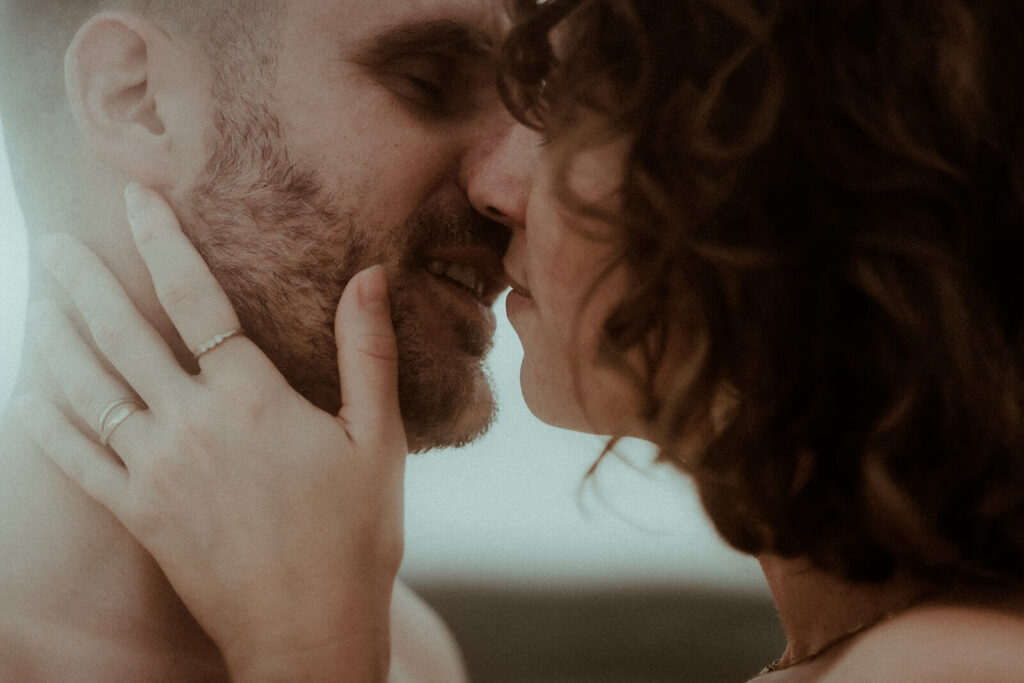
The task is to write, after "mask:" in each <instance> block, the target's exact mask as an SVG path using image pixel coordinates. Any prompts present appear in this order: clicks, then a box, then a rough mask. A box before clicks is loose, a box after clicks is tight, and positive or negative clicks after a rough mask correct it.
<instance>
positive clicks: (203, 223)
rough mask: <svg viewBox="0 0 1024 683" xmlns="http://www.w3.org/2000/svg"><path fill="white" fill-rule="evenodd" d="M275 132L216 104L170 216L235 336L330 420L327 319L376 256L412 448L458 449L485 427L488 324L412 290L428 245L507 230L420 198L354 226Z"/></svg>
mask: <svg viewBox="0 0 1024 683" xmlns="http://www.w3.org/2000/svg"><path fill="white" fill-rule="evenodd" d="M240 120H241V121H246V123H245V128H244V130H240V127H239V124H238V123H237V122H238V121H240ZM278 130H279V127H278V124H277V121H276V120H275V119H274V117H273V115H272V114H271V113H270V112H269V111H268V110H267V109H266V108H261V109H260V110H259V111H258V112H257V113H254V112H252V111H249V112H248V114H247V115H246V116H245V117H238V116H231V111H230V109H228V108H227V107H225V108H224V111H221V112H220V113H219V114H218V116H217V132H218V136H217V140H216V141H215V144H214V152H213V154H212V156H211V159H210V161H209V163H208V165H207V168H206V171H205V172H204V176H203V178H202V179H201V182H200V183H199V185H198V186H197V188H196V189H195V190H194V192H193V194H192V196H191V197H190V200H189V202H188V206H186V207H184V208H183V210H180V211H179V213H180V214H181V217H182V225H183V227H184V229H185V232H186V233H187V234H188V236H189V238H190V239H191V240H192V242H193V243H194V244H195V245H196V247H197V248H198V249H199V251H200V252H201V253H202V255H203V258H204V259H205V260H206V261H207V263H208V264H209V265H210V268H211V270H212V271H213V273H214V275H215V276H216V277H217V279H218V281H219V282H220V284H221V286H222V287H223V288H224V290H225V291H226V292H227V294H228V297H229V298H230V300H231V302H232V304H233V305H234V307H235V309H236V311H237V313H238V317H239V320H240V321H241V323H242V325H243V327H244V329H245V332H246V334H247V335H248V336H249V337H250V338H251V339H252V340H253V341H254V342H255V343H256V344H257V345H258V346H259V347H260V348H261V349H262V350H263V352H264V353H266V354H267V356H268V357H269V358H270V360H271V361H272V362H273V363H274V364H275V365H276V366H277V368H278V369H279V370H280V371H281V373H282V374H283V375H284V376H285V377H286V378H287V380H288V381H289V383H290V384H291V385H292V386H293V387H294V388H295V389H296V390H297V391H298V392H299V393H301V394H302V395H303V396H305V397H306V398H307V399H308V400H310V401H311V402H312V403H314V404H315V405H317V406H318V407H320V408H321V409H323V410H325V411H328V412H330V413H332V414H336V413H337V412H338V410H339V409H340V400H341V399H340V386H339V379H338V365H337V351H336V347H335V340H334V317H335V310H336V308H337V305H338V301H339V299H340V296H341V291H342V289H344V287H345V285H346V284H347V282H348V280H349V279H350V278H351V277H352V276H353V275H355V274H356V273H357V272H359V271H360V270H361V269H363V268H365V267H367V266H369V265H372V264H375V263H384V264H387V266H386V267H387V270H388V280H389V294H390V300H391V309H392V316H393V319H394V322H395V334H396V337H397V341H398V351H399V369H398V385H399V386H398V389H399V400H400V405H401V410H402V417H403V420H404V422H405V428H406V437H407V439H408V443H409V448H410V450H411V451H423V450H427V449H430V448H438V447H446V446H461V445H464V444H466V443H468V442H470V441H472V440H474V439H475V438H477V437H478V436H480V435H482V434H483V433H484V432H485V431H486V430H487V428H488V427H489V426H490V424H491V422H492V421H493V418H494V415H495V412H496V407H495V403H494V398H493V395H492V393H491V390H490V386H489V380H488V378H487V377H486V374H485V369H484V366H483V363H482V360H483V358H484V356H485V355H486V354H487V352H488V351H489V349H490V347H491V343H492V340H491V335H490V330H488V329H485V328H484V326H483V325H481V324H480V322H479V321H477V320H473V319H469V318H466V317H465V315H464V314H462V313H460V312H459V311H457V310H455V308H454V307H453V306H449V305H445V304H437V305H435V306H434V307H432V308H431V309H430V310H426V309H425V308H424V306H423V305H422V304H420V305H417V298H416V296H414V294H415V293H416V292H417V290H421V289H422V287H423V282H422V279H420V281H418V282H417V281H416V278H422V276H423V275H422V274H423V265H424V263H423V254H425V253H426V251H427V250H428V249H431V248H433V247H441V246H448V245H466V244H481V243H483V244H492V245H495V241H496V240H500V241H506V243H507V234H505V233H502V228H500V226H499V227H498V228H497V229H496V227H495V226H494V225H493V224H491V223H490V222H488V221H486V220H485V219H483V218H481V217H480V216H479V215H478V214H476V213H475V212H474V211H473V210H472V208H471V207H470V206H469V205H468V203H467V204H466V205H465V206H459V207H452V206H441V205H439V203H434V204H427V205H425V206H423V207H421V209H420V210H419V211H418V212H417V213H415V214H413V215H412V216H411V217H410V218H409V219H408V220H407V221H406V222H405V223H404V224H401V225H394V226H382V225H367V224H360V225H357V224H356V223H357V222H358V221H357V217H356V216H354V215H339V214H338V213H337V212H336V211H335V210H334V208H333V203H332V201H331V196H330V195H329V194H328V193H327V192H325V190H324V188H323V185H322V183H321V182H320V180H319V178H318V177H317V174H316V173H315V172H314V171H311V170H302V169H299V168H298V167H297V166H296V165H295V164H293V163H292V162H291V161H290V160H289V158H288V155H287V152H286V150H285V147H284V145H283V143H282V141H281V140H280V139H279V135H278V134H277V131H278ZM240 141H243V142H240ZM370 236H373V237H372V240H371V239H370ZM495 246H497V247H498V248H502V249H503V248H504V246H505V244H497V245H495ZM396 266H397V267H396ZM426 316H429V317H430V318H432V319H438V320H444V321H450V322H448V323H447V324H449V325H451V327H452V329H453V330H454V332H455V334H456V338H457V340H458V341H457V348H438V346H437V342H436V341H433V340H432V339H431V336H432V335H430V334H429V333H428V332H427V331H426V329H425V320H424V318H425V317H426ZM449 346H450V345H449Z"/></svg>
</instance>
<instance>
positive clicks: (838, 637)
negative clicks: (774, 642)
mask: <svg viewBox="0 0 1024 683" xmlns="http://www.w3.org/2000/svg"><path fill="white" fill-rule="evenodd" d="M759 559H760V562H761V568H762V570H763V571H764V574H765V577H766V578H767V579H768V586H769V588H770V589H771V592H772V597H773V598H774V600H775V606H776V608H777V609H778V612H779V618H780V620H781V621H782V627H783V629H784V630H785V632H786V640H787V648H786V652H785V654H784V655H783V657H782V660H781V662H780V665H781V666H783V667H785V666H791V665H793V664H796V663H799V662H801V661H805V660H807V659H808V658H811V657H815V656H817V655H818V654H824V653H825V652H826V651H829V650H832V649H834V648H833V647H832V646H833V645H838V644H840V643H841V642H843V641H844V640H846V638H847V637H848V636H853V635H856V634H858V633H860V632H861V631H864V630H867V629H868V628H870V627H871V626H873V625H875V624H877V623H879V622H880V621H883V620H884V619H886V618H887V616H889V615H893V614H896V613H899V612H901V611H903V610H905V609H908V608H909V607H910V606H912V605H914V604H917V602H918V601H920V600H922V599H923V598H925V597H926V596H928V595H929V590H930V587H929V586H928V585H927V584H926V583H924V582H923V581H920V580H918V579H914V578H912V577H907V576H903V575H897V576H896V577H894V578H892V579H890V580H888V581H886V582H885V583H881V584H872V583H857V582H851V581H846V580H844V579H842V578H840V577H837V576H835V575H833V574H829V573H827V572H824V571H822V570H820V569H818V568H816V567H814V566H812V565H811V564H810V562H808V561H806V560H801V559H796V560H791V559H784V558H781V557H777V556H763V557H761V558H759Z"/></svg>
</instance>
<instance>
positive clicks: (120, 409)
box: [99, 398, 146, 448]
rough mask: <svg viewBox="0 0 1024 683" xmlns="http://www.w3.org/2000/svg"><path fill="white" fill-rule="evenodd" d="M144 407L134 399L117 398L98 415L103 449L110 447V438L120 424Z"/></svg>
mask: <svg viewBox="0 0 1024 683" xmlns="http://www.w3.org/2000/svg"><path fill="white" fill-rule="evenodd" d="M145 407H146V406H144V405H142V404H141V403H139V402H138V401H136V400H135V399H134V398H119V399H117V400H116V401H112V402H111V403H110V405H108V406H107V407H106V408H104V409H103V412H102V413H100V422H99V424H100V429H99V432H100V443H101V444H103V447H104V448H106V447H107V446H109V445H110V437H112V436H113V435H114V431H115V430H116V429H117V428H118V427H120V426H121V423H122V422H124V421H125V420H127V419H128V418H129V417H131V416H132V415H133V414H134V413H136V412H138V411H140V410H142V409H143V408H145Z"/></svg>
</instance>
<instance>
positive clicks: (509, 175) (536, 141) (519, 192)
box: [461, 118, 540, 228]
mask: <svg viewBox="0 0 1024 683" xmlns="http://www.w3.org/2000/svg"><path fill="white" fill-rule="evenodd" d="M539 150H540V135H539V134H538V133H537V132H536V131H533V130H530V129H529V128H527V127H526V126H523V125H522V124H519V123H515V122H513V121H512V120H511V118H510V119H509V125H508V126H506V127H505V128H504V129H503V130H502V131H501V133H500V134H499V135H495V136H493V137H492V138H491V139H490V141H489V144H484V145H481V147H480V148H478V149H477V150H475V152H474V153H471V154H469V155H467V158H466V160H465V163H464V164H463V169H462V176H463V177H462V178H461V181H462V184H463V187H464V188H465V190H466V194H467V196H468V197H469V201H470V203H471V204H472V205H473V207H474V208H475V209H476V210H477V211H478V212H479V213H481V214H483V215H484V216H486V217H487V218H489V219H490V220H492V221H496V222H498V223H502V224H503V225H506V226H508V227H509V228H517V227H518V228H522V227H523V225H524V223H525V221H526V204H527V201H528V199H529V196H530V187H531V185H532V184H533V176H534V174H535V173H536V171H537V166H538V163H539Z"/></svg>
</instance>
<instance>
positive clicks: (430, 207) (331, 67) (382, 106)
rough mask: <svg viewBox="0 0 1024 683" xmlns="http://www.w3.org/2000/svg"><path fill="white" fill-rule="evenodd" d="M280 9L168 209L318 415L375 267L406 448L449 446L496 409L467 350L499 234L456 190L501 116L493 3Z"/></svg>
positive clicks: (458, 0)
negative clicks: (194, 177) (341, 337)
mask: <svg viewBox="0 0 1024 683" xmlns="http://www.w3.org/2000/svg"><path fill="white" fill-rule="evenodd" d="M282 4H283V5H284V7H285V9H284V10H283V16H282V18H281V22H280V25H279V34H278V42H277V45H276V48H277V49H276V50H275V52H274V54H275V56H276V61H275V62H274V63H273V64H268V63H264V64H260V63H258V62H259V60H251V61H252V62H253V63H251V64H245V63H242V64H240V65H239V66H241V68H237V69H235V70H234V71H237V72H238V73H225V74H223V75H222V77H221V78H220V79H219V82H218V86H217V88H216V90H217V92H218V94H217V97H216V100H217V101H216V102H215V108H216V109H217V114H216V121H215V128H216V133H215V135H214V140H213V143H212V147H213V154H212V156H211V159H210V162H209V164H208V166H207V169H206V171H205V172H204V174H203V177H202V178H200V182H199V184H198V186H197V187H196V189H195V190H194V192H193V193H192V196H191V200H190V202H189V205H188V206H183V207H177V208H178V211H179V214H180V215H181V216H182V220H183V223H184V224H185V227H186V230H187V231H188V232H189V233H190V236H191V237H192V239H193V240H194V241H195V242H196V243H197V244H198V246H199V247H200V249H201V251H202V252H203V254H204V256H205V257H206V259H207V261H208V262H209V263H210V265H211V267H212V269H213V270H214V272H215V273H216V274H217V276H218V278H219V279H220V281H221V283H222V285H223V286H224V287H225V289H226V290H227V292H228V294H229V296H230V297H231V299H232V301H233V302H234V304H235V306H236V308H237V309H238V313H239V317H240V318H241V320H242V323H243V325H244V326H245V329H246V331H247V333H248V334H249V336H250V337H251V338H252V339H253V340H254V341H256V342H257V344H259V345H260V346H261V348H262V349H263V350H264V351H265V352H266V353H267V354H268V355H269V357H270V358H271V360H272V361H274V363H275V364H276V365H277V366H278V368H280V370H281V371H282V372H283V373H284V375H285V376H286V377H287V378H288V380H289V381H290V382H291V383H292V385H293V386H294V387H295V388H296V389H297V390H299V391H300V392H301V393H303V394H304V395H305V396H306V397H307V398H309V399H310V400H311V401H313V402H314V403H316V404H317V405H319V406H320V407H321V408H323V409H325V410H328V411H330V412H336V411H337V410H338V408H339V386H338V376H337V362H336V350H335V346H334V335H333V321H334V311H335V308H336V306H337V302H338V299H339V297H340V295H341V290H342V289H343V288H344V286H345V283H346V282H347V281H348V279H349V278H350V277H351V276H352V275H354V274H355V273H356V272H358V271H359V270H360V269H362V268H364V267H366V266H368V265H371V264H375V263H381V264H383V265H384V266H385V268H386V270H387V272H388V277H389V284H390V290H391V300H392V310H393V313H394V317H395V323H396V332H397V335H398V342H399V354H400V363H399V375H400V377H399V385H400V386H399V390H400V396H401V403H402V411H403V415H404V417H405V421H406V428H407V432H408V438H409V444H410V447H411V448H412V449H414V450H422V449H425V448H430V447H435V446H446V445H460V444H462V443H465V442H466V441H468V440H470V439H472V438H474V437H475V436H477V435H478V434H480V433H482V431H483V430H484V429H486V427H487V426H488V424H489V423H490V420H491V418H492V416H493V413H494V401H493V398H492V395H491V390H490V387H489V383H488V380H487V377H486V376H485V373H484V369H483V365H482V360H483V358H484V356H485V354H486V353H487V351H488V349H489V347H490V344H491V337H492V335H493V331H494V316H493V313H492V312H491V310H490V304H491V303H493V300H494V298H495V297H496V296H497V294H498V292H499V289H500V288H501V279H502V275H501V272H502V271H501V256H502V253H503V251H504V249H505V247H506V246H507V242H508V231H507V229H506V228H504V227H503V226H501V225H499V224H496V223H492V222H490V221H488V220H485V219H484V218H483V217H482V216H480V215H479V214H478V213H476V212H475V211H474V210H473V207H472V206H471V204H470V202H469V201H468V199H467V191H468V190H469V186H470V185H471V184H472V182H473V178H472V175H473V168H475V167H477V166H478V165H479V160H480V158H481V157H484V156H486V155H487V154H489V151H488V150H489V149H492V148H493V145H494V143H495V141H496V140H498V139H499V138H500V137H501V136H502V135H503V134H504V132H505V130H506V129H507V127H508V126H510V125H511V120H510V119H509V117H508V116H507V114H505V112H504V110H503V108H502V107H501V104H500V101H499V99H498V96H497V93H496V92H495V88H494V83H495V74H494V50H495V48H496V46H497V45H498V44H499V43H500V39H501V31H502V29H503V27H504V26H503V16H502V13H501V11H500V3H498V2H491V1H490V0H347V1H345V2H340V1H338V0H290V1H289V2H285V3H282ZM261 70H262V71H261ZM228 71H230V69H228Z"/></svg>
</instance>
